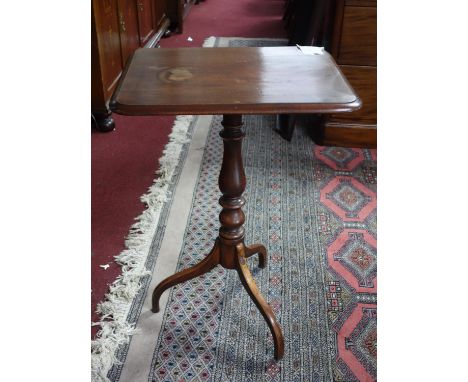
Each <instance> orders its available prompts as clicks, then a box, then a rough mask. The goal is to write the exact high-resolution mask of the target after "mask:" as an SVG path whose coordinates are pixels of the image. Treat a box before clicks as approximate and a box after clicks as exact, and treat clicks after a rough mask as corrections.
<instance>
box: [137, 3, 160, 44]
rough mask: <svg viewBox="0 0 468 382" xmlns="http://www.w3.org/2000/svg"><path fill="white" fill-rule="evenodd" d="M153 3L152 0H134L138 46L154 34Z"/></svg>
mask: <svg viewBox="0 0 468 382" xmlns="http://www.w3.org/2000/svg"><path fill="white" fill-rule="evenodd" d="M154 4H155V2H154V1H152V0H136V6H137V14H138V31H139V35H140V46H144V45H145V44H146V43H147V42H148V40H149V39H150V37H151V35H153V34H154V29H155V27H156V23H155V22H154Z"/></svg>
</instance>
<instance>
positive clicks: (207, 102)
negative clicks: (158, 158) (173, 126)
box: [110, 47, 360, 115]
mask: <svg viewBox="0 0 468 382" xmlns="http://www.w3.org/2000/svg"><path fill="white" fill-rule="evenodd" d="M359 106H360V101H359V99H358V98H357V96H356V94H355V93H354V91H353V89H352V88H351V86H350V85H349V83H348V82H347V81H346V79H345V78H344V76H343V75H342V73H341V72H340V70H339V69H338V67H337V66H336V64H335V62H334V60H333V59H332V58H331V56H330V55H329V54H328V53H325V54H323V55H313V56H311V55H305V54H303V53H302V52H301V51H300V50H299V49H297V48H296V47H275V48H182V49H140V50H137V51H136V52H135V54H134V56H133V58H132V60H131V62H129V64H128V68H127V73H126V75H125V76H124V77H123V79H122V81H121V82H120V84H119V86H118V88H117V90H116V91H115V93H114V96H113V97H112V100H111V102H110V107H111V109H112V110H113V111H115V112H118V113H121V114H129V115H148V114H255V113H263V114H276V113H306V112H310V113H319V112H345V111H352V110H355V109H357V108H359Z"/></svg>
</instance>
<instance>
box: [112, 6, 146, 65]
mask: <svg viewBox="0 0 468 382" xmlns="http://www.w3.org/2000/svg"><path fill="white" fill-rule="evenodd" d="M117 3H118V8H119V24H120V46H121V50H122V65H123V66H125V63H126V62H127V59H128V57H129V56H130V55H131V54H132V53H133V51H134V50H135V49H137V48H138V47H139V46H140V38H139V33H138V15H137V5H136V2H135V0H118V1H117Z"/></svg>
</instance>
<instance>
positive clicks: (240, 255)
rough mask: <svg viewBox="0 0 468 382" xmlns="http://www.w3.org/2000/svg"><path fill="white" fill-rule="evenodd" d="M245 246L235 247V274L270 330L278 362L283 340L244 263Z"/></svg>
mask: <svg viewBox="0 0 468 382" xmlns="http://www.w3.org/2000/svg"><path fill="white" fill-rule="evenodd" d="M244 248H245V246H244V244H243V243H239V244H237V245H236V261H237V273H238V274H239V277H240V279H241V281H242V285H243V286H244V288H245V289H246V290H247V292H248V294H249V296H250V298H251V299H252V301H253V302H254V303H255V305H256V306H257V308H258V309H259V310H260V313H262V316H263V317H264V318H265V320H266V322H267V324H268V327H269V328H270V331H271V334H272V336H273V342H274V344H275V359H276V360H277V361H279V360H280V359H281V358H283V355H284V338H283V333H282V332H281V327H280V326H279V324H278V321H276V318H275V315H274V314H273V311H272V310H271V308H270V305H268V303H267V302H266V301H265V299H264V298H263V296H262V295H261V294H260V291H259V290H258V287H257V285H256V284H255V281H254V279H253V277H252V274H251V273H250V270H249V268H248V267H247V263H246V261H245V249H244Z"/></svg>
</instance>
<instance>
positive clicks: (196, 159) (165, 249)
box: [119, 116, 213, 382]
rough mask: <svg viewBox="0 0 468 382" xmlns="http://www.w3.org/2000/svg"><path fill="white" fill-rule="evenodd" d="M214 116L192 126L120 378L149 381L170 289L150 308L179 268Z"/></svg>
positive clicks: (201, 117) (134, 381) (202, 118)
mask: <svg viewBox="0 0 468 382" xmlns="http://www.w3.org/2000/svg"><path fill="white" fill-rule="evenodd" d="M212 119H213V116H199V117H198V118H197V120H196V122H195V126H194V128H193V137H192V141H191V143H190V146H189V149H188V153H187V158H186V160H185V164H184V167H183V168H182V171H181V175H180V179H179V183H178V185H177V188H176V190H175V192H174V197H173V202H172V206H171V209H170V212H169V215H168V219H167V224H166V229H165V233H164V237H163V239H162V242H161V247H160V250H159V254H158V257H157V260H156V264H155V266H154V272H153V275H152V279H151V283H150V285H149V287H148V293H147V295H146V298H145V301H144V303H143V307H142V310H141V314H140V316H139V317H138V321H137V324H136V329H137V333H136V334H134V335H133V337H132V340H131V342H130V346H129V348H128V353H127V357H126V359H125V363H124V365H123V367H122V372H121V375H120V379H119V380H120V381H122V382H124V381H132V382H139V381H142V382H143V381H145V382H147V381H148V375H149V373H150V368H151V360H152V357H153V352H154V348H155V347H156V341H157V340H158V338H159V332H160V330H161V326H162V324H163V318H164V311H165V309H166V305H167V299H168V296H169V292H165V293H164V294H163V295H162V296H161V300H160V303H159V305H160V308H161V309H160V312H159V313H156V314H155V313H153V312H151V297H152V291H153V289H154V287H155V286H156V285H157V284H158V283H159V282H161V281H162V280H163V279H165V278H166V277H168V276H170V275H172V274H173V273H174V272H175V271H176V267H177V261H178V259H179V255H180V252H181V250H182V245H183V241H184V235H185V228H186V226H187V221H188V218H189V213H190V210H191V209H190V206H191V204H192V199H193V190H194V189H195V185H196V181H197V179H198V174H199V170H200V166H201V163H202V158H203V153H204V147H205V144H206V140H207V137H208V132H209V128H210V126H211V122H212Z"/></svg>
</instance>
